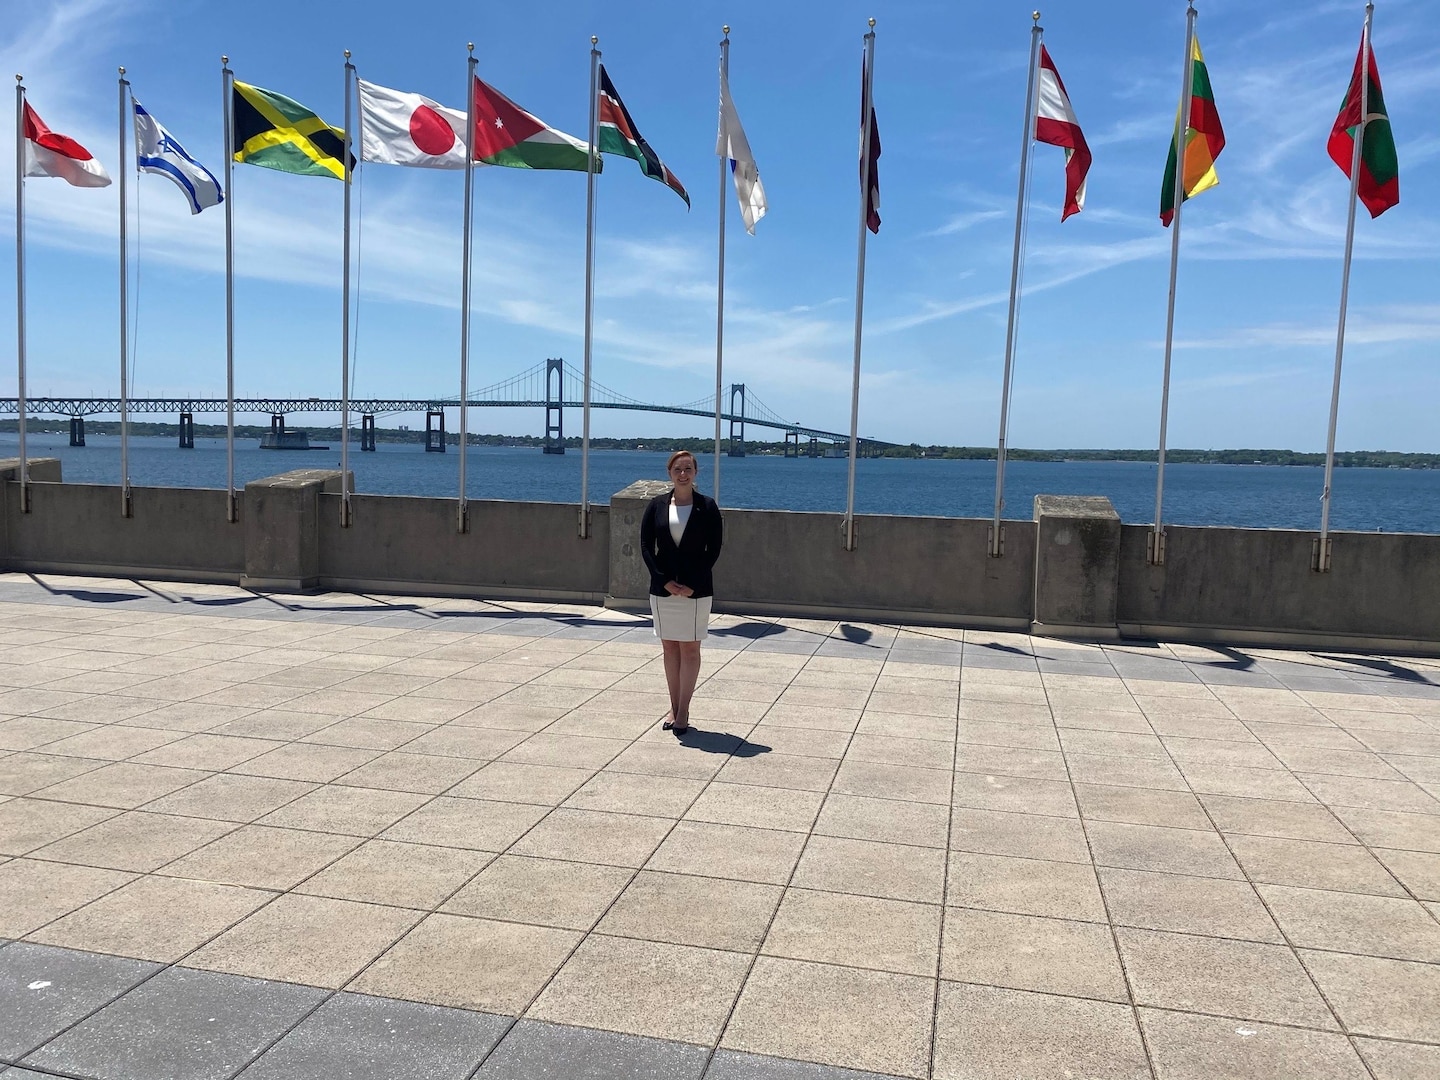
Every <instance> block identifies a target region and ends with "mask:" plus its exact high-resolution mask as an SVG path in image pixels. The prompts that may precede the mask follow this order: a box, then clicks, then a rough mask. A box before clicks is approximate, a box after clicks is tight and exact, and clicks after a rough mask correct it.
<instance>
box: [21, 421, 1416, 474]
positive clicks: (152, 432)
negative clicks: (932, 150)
mask: <svg viewBox="0 0 1440 1080" xmlns="http://www.w3.org/2000/svg"><path fill="white" fill-rule="evenodd" d="M16 430H17V424H16V422H15V421H14V420H0V433H3V434H13V433H14V432H15V431H16ZM27 430H28V431H30V432H32V433H35V434H58V435H68V433H69V428H68V427H67V426H62V425H61V423H60V422H59V421H56V420H55V419H54V418H49V419H45V420H41V419H38V418H32V419H31V421H30V424H29V426H28V427H27ZM304 430H305V431H307V432H309V434H310V437H311V438H312V439H315V440H322V439H330V440H333V441H334V442H335V443H338V442H339V440H340V428H339V426H338V425H337V426H334V427H308V426H307V427H306V428H305V429H304ZM85 431H86V433H87V434H94V435H118V434H120V425H119V423H118V422H116V421H113V420H103V421H90V420H87V421H86V423H85ZM269 431H270V426H269V425H268V424H263V425H262V424H237V425H236V427H235V435H236V437H237V438H241V439H259V438H260V437H261V436H262V435H264V434H266V433H268V432H269ZM130 434H132V435H144V436H159V437H166V438H178V436H179V427H178V425H176V424H154V423H134V422H132V423H131V425H130ZM195 437H196V438H200V439H217V438H224V437H225V427H224V425H221V424H196V425H195ZM375 437H376V441H377V442H382V443H394V444H405V443H423V442H424V441H425V432H424V429H419V430H416V429H413V428H377V429H376V430H375ZM350 439H351V443H352V449H355V450H358V449H359V445H360V429H359V428H358V427H354V428H351V431H350ZM544 441H545V440H544V439H542V438H541V437H540V436H538V435H484V434H475V433H473V432H472V433H471V434H470V436H469V442H470V445H471V446H514V447H533V448H536V449H538V448H539V447H540V446H542V445H543V444H544ZM446 442H448V443H449V444H450V445H451V446H458V445H459V436H458V434H457V433H456V432H453V431H447V432H446ZM822 445H829V444H822ZM565 446H566V449H569V450H578V449H579V448H580V440H579V438H577V437H574V436H572V437H570V438H567V439H566V440H565ZM714 446H715V443H714V440H713V439H696V438H675V439H667V438H649V439H613V438H605V439H601V438H592V439H591V440H590V447H591V449H593V450H635V451H646V452H652V453H654V452H661V451H664V452H667V453H668V452H670V451H673V450H690V451H692V452H694V453H710V452H713V450H714ZM720 446H721V449H722V450H728V449H729V440H726V439H722V440H721V441H720ZM745 450H746V453H748V454H751V455H754V456H757V457H762V456H773V457H779V456H781V455H782V454H784V452H785V443H784V442H783V441H773V442H766V441H758V440H753V439H747V440H746V441H745ZM800 450H801V453H802V454H803V453H804V452H805V450H806V444H804V443H802V444H801V447H800ZM877 456H879V457H887V458H908V459H936V460H942V461H957V460H958V461H994V460H995V448H994V447H993V446H941V445H935V446H921V445H919V444H918V443H912V444H911V445H909V446H896V445H886V446H884V447H883V448H880V449H879V450H878V453H877ZM1007 456H1008V457H1009V459H1010V460H1011V461H1043V462H1101V461H1137V462H1152V463H1153V462H1154V461H1155V460H1156V453H1155V451H1154V450H1103V449H1099V450H1097V449H1061V450H1025V449H1012V450H1010V451H1009V453H1008V455H1007ZM1165 460H1166V461H1167V462H1168V463H1170V464H1175V465H1305V466H1315V465H1323V464H1325V455H1324V454H1314V453H1302V452H1300V451H1297V450H1251V449H1236V450H1167V451H1166V452H1165ZM1335 464H1336V465H1337V466H1338V467H1340V468H1350V469H1356V468H1358V469H1367V468H1368V469H1440V453H1436V454H1419V453H1404V452H1401V451H1393V450H1347V451H1337V452H1336V454H1335Z"/></svg>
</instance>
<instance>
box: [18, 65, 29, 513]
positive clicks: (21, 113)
mask: <svg viewBox="0 0 1440 1080" xmlns="http://www.w3.org/2000/svg"><path fill="white" fill-rule="evenodd" d="M15 333H16V338H17V341H16V350H15V362H16V375H15V399H16V400H15V403H16V405H17V406H18V409H17V412H18V414H19V423H18V427H17V430H18V431H19V433H20V512H21V513H22V514H28V513H29V512H30V460H29V459H28V458H27V457H26V456H25V76H24V75H16V76H15Z"/></svg>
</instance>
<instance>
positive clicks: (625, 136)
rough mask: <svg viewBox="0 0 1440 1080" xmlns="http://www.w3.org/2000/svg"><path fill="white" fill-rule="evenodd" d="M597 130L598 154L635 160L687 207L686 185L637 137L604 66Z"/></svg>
mask: <svg viewBox="0 0 1440 1080" xmlns="http://www.w3.org/2000/svg"><path fill="white" fill-rule="evenodd" d="M598 106H599V120H598V131H597V134H596V136H595V149H596V151H597V152H598V153H601V154H616V155H618V156H620V157H628V158H634V159H635V161H637V162H638V163H639V165H640V171H641V172H643V173H644V174H645V175H646V176H648V177H650V179H652V180H658V181H660V183H662V184H664V185H665V186H666V187H668V188H669V189H670V190H671V191H673V192H675V194H676V195H679V196H680V198H682V199H684V200H685V205H686V206H689V205H690V195H689V193H688V192H686V190H685V185H684V184H682V183H680V178H679V177H678V176H676V175H675V174H674V173H673V172H671V171H670V169H669V167H668V166H666V164H665V162H663V161H661V160H660V155H659V154H657V153H655V151H654V149H652V148H651V146H650V144H649V143H648V142H646V141H645V137H644V136H643V135H641V134H640V129H639V128H637V127H636V126H635V121H634V119H633V118H632V117H631V115H630V110H629V109H627V108H626V107H625V102H624V101H622V100H621V99H620V95H619V93H618V92H617V91H616V90H615V84H614V83H613V82H611V81H610V73H609V72H608V71H606V70H605V65H604V64H601V65H600V100H599V103H598Z"/></svg>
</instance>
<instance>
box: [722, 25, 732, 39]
mask: <svg viewBox="0 0 1440 1080" xmlns="http://www.w3.org/2000/svg"><path fill="white" fill-rule="evenodd" d="M720 30H721V31H722V32H723V33H724V35H725V36H726V37H729V36H730V24H729V23H726V24H725V25H724V26H722V27H720Z"/></svg>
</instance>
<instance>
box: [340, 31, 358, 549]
mask: <svg viewBox="0 0 1440 1080" xmlns="http://www.w3.org/2000/svg"><path fill="white" fill-rule="evenodd" d="M354 79H355V65H354V64H352V63H351V62H350V50H349V49H346V50H345V151H344V153H345V159H344V160H343V161H342V162H341V163H340V164H341V167H342V168H343V169H344V170H345V239H344V242H343V244H342V247H343V248H344V254H343V256H342V257H343V258H344V260H345V267H344V269H343V270H342V271H341V274H340V293H341V307H342V308H344V314H343V315H342V316H341V319H340V527H341V528H342V529H348V528H349V527H350V185H351V184H352V183H353V182H354V170H353V169H352V168H351V166H350V159H351V157H352V154H351V150H350V148H351V146H353V145H354V136H353V135H352V126H351V123H350V100H351V99H350V93H351V86H352V84H353V82H354Z"/></svg>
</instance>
